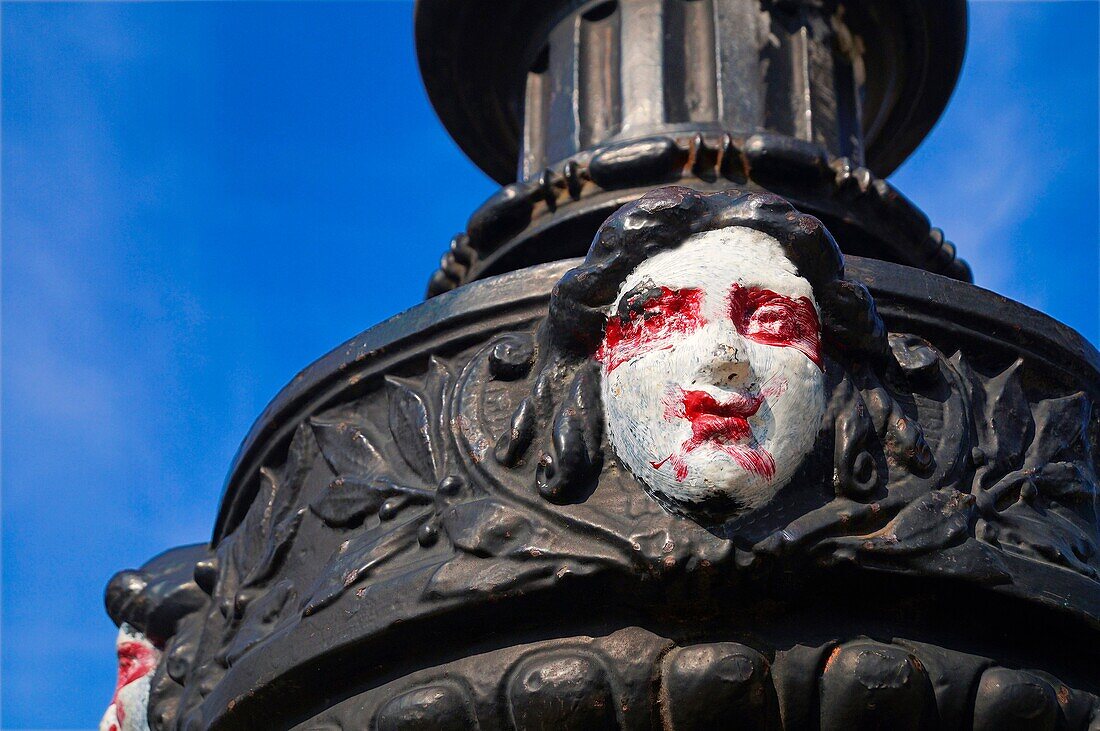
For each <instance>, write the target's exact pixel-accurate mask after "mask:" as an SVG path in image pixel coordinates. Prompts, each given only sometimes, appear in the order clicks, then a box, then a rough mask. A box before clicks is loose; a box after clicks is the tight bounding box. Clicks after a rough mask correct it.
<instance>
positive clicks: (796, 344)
mask: <svg viewBox="0 0 1100 731" xmlns="http://www.w3.org/2000/svg"><path fill="white" fill-rule="evenodd" d="M729 312H730V318H731V319H732V320H733V324H734V326H735V327H736V328H737V332H739V333H741V335H742V336H744V337H746V338H748V339H749V340H753V341H755V342H758V343H761V344H763V345H777V346H782V347H786V348H794V349H795V350H798V351H799V352H801V353H803V354H804V355H805V356H806V357H807V358H809V359H810V360H811V361H813V363H814V365H816V366H817V367H818V368H821V369H822V370H824V368H823V367H822V364H821V321H820V320H819V319H818V317H817V309H816V308H814V304H813V302H811V301H810V299H809V298H808V297H799V298H798V299H792V298H790V297H786V296H784V295H781V294H778V293H776V292H773V291H771V290H770V289H759V288H756V287H748V288H746V287H743V286H742V285H740V284H736V283H735V284H734V285H733V286H732V287H731V288H730V293H729Z"/></svg>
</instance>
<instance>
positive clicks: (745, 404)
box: [650, 383, 786, 480]
mask: <svg viewBox="0 0 1100 731" xmlns="http://www.w3.org/2000/svg"><path fill="white" fill-rule="evenodd" d="M785 387H786V384H785V383H782V384H780V385H778V386H773V387H769V388H766V389H762V390H761V392H760V393H758V394H747V393H738V392H733V393H730V394H729V395H728V396H724V397H722V400H721V401H719V400H718V399H717V398H715V397H714V396H713V395H712V394H710V393H707V392H706V391H685V390H683V389H681V388H674V389H673V390H672V391H670V398H669V400H668V402H667V406H666V409H665V415H666V417H668V418H670V419H671V418H680V419H687V420H688V421H689V422H690V423H691V438H690V439H688V440H687V441H685V442H684V443H683V444H682V445H680V450H679V451H678V452H677V453H676V454H670V455H669V456H668V457H665V458H664V459H662V460H660V461H659V462H651V463H650V464H652V465H653V468H654V469H658V470H659V469H661V467H662V466H663V465H664V464H665V462H669V463H670V464H671V465H672V467H673V469H675V470H676V479H677V480H683V479H684V478H686V477H687V472H688V469H687V463H686V462H685V461H684V456H685V455H687V454H690V453H691V452H694V451H695V450H696V449H698V448H699V447H701V446H703V445H704V444H708V445H710V446H712V447H714V448H716V449H718V450H720V451H722V452H725V453H726V454H728V455H729V456H730V457H732V458H733V460H734V461H735V462H737V464H738V465H740V466H741V468H742V469H744V470H746V471H748V472H753V473H755V474H758V475H760V476H762V477H765V478H768V479H771V477H772V476H773V475H774V474H775V460H774V459H773V458H772V455H771V453H770V452H768V451H767V450H766V449H764V448H763V447H759V446H751V445H753V444H755V443H756V437H755V435H753V433H752V427H750V426H749V422H748V419H749V417H750V416H755V415H756V412H757V411H759V410H760V406H761V405H762V404H763V403H764V399H765V397H767V396H769V395H778V394H779V393H781V392H782V391H783V390H784V389H785ZM746 439H747V440H748V442H749V443H748V444H745V443H743V442H744V441H745V440H746Z"/></svg>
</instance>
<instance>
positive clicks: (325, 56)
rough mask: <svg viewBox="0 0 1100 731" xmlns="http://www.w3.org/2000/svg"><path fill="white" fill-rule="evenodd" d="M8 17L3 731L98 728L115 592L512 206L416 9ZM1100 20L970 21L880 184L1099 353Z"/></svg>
mask: <svg viewBox="0 0 1100 731" xmlns="http://www.w3.org/2000/svg"><path fill="white" fill-rule="evenodd" d="M2 13H3V16H2V26H3V27H2V42H3V72H2V73H3V117H2V119H3V129H2V132H3V151H2V170H0V172H2V204H3V220H2V238H3V241H2V245H3V250H2V255H3V258H2V290H3V291H2V300H0V304H2V308H3V309H2V317H3V321H2V326H3V341H2V353H0V355H2V366H3V369H2V411H3V414H2V417H3V424H2V425H3V432H2V450H3V454H2V472H3V482H2V520H3V543H2V548H3V559H2V561H3V564H2V566H3V583H2V589H3V598H2V604H0V608H2V613H3V614H2V625H0V631H2V635H0V641H2V664H0V671H2V682H0V686H2V691H0V693H2V696H0V700H2V702H3V706H2V712H0V713H2V716H0V725H2V726H3V727H4V728H13V729H17V728H38V729H43V728H91V727H93V726H94V725H95V723H96V722H97V720H98V717H99V714H100V713H101V712H102V709H103V707H104V705H105V704H106V702H107V701H108V699H109V698H110V695H111V691H112V688H113V679H114V662H113V657H112V653H113V635H114V632H113V628H112V626H111V624H110V621H109V620H108V619H107V617H106V615H105V613H104V612H103V610H102V604H101V596H102V589H103V586H104V584H105V583H106V581H107V579H108V578H109V577H110V575H111V574H112V573H113V572H114V571H115V570H117V569H119V568H124V567H128V566H135V565H138V564H140V563H141V562H142V561H144V560H145V559H147V558H149V557H151V556H152V555H154V554H155V553H157V552H159V551H161V550H163V549H165V548H167V547H170V546H174V545H178V544H181V543H190V542H194V541H198V540H203V539H205V538H207V537H208V535H209V533H210V529H211V526H212V523H213V519H214V512H215V509H216V507H217V502H218V497H219V494H220V491H221V485H222V480H223V479H224V475H225V472H226V469H227V467H228V465H229V461H230V459H231V458H232V455H233V453H234V452H235V450H236V447H237V445H238V443H239V441H240V439H241V438H242V437H243V436H244V434H245V432H246V431H247V430H248V428H249V426H250V425H251V423H252V421H253V419H254V418H255V417H256V416H257V415H258V414H259V413H260V411H261V410H262V409H263V407H264V405H265V404H266V402H267V401H268V400H269V399H270V398H271V397H272V396H274V395H275V393H276V392H277V391H278V390H279V388H281V387H282V385H283V384H284V383H286V382H287V381H288V380H289V379H290V378H291V377H292V376H293V375H294V374H295V373H296V372H297V371H298V370H299V369H301V368H302V367H304V366H305V365H306V364H308V363H309V362H310V361H312V360H313V359H315V358H317V357H319V356H320V355H322V354H323V353H325V352H326V351H328V350H329V349H331V348H333V347H335V346H336V345H338V344H339V343H340V342H342V341H343V340H345V339H347V338H349V337H351V336H352V335H354V334H355V333H357V332H359V331H361V330H363V329H364V328H366V327H368V326H370V325H371V324H373V323H376V322H378V321H379V320H381V319H383V318H385V317H387V316H388V315H391V314H393V313H395V312H398V311H400V310H402V309H404V308H406V307H408V306H411V305H413V304H415V303H416V302H418V301H419V300H420V298H421V296H422V292H423V289H424V285H425V283H426V281H427V277H428V275H429V274H430V272H431V271H432V269H433V268H434V266H435V264H436V262H437V261H438V259H439V256H440V254H441V253H442V252H443V250H444V248H445V246H446V245H447V242H448V240H449V237H450V236H451V235H452V234H453V233H455V232H456V231H458V230H460V229H461V228H462V227H463V224H464V221H465V219H466V217H467V216H468V215H469V213H470V212H471V211H472V210H473V209H474V208H475V207H476V206H477V205H478V204H480V203H481V202H482V201H483V200H484V199H485V198H486V197H488V196H489V195H490V194H491V193H492V192H493V191H494V190H495V188H496V186H495V185H494V184H493V183H491V182H490V181H489V180H488V179H487V178H486V177H485V176H484V175H483V174H481V173H480V172H479V171H477V170H476V169H475V168H474V167H473V165H472V164H471V163H469V162H468V161H467V160H466V159H465V158H464V157H463V156H462V155H461V153H459V152H458V150H457V149H456V148H455V146H454V145H453V143H452V142H451V141H450V139H449V138H448V137H447V134H446V132H445V131H444V130H443V129H442V128H441V126H440V125H439V123H438V122H437V120H436V118H435V116H434V115H433V113H432V111H431V108H430V106H429V105H428V102H427V101H426V98H425V96H424V94H423V91H422V89H421V86H420V82H419V77H418V74H417V70H416V63H415V57H414V53H413V44H412V29H411V18H412V4H411V2H360V3H331V4H329V3H262V2H254V3H253V2H250V3H236V4H235V3H213V2H210V3H195V4H191V3H156V4H153V3H150V4H144V3H77V4H63V3H43V4H34V3H15V4H13V3H5V4H3V6H2ZM1098 19H1100V18H1098V5H1097V4H1096V3H1095V2H1085V1H1082V2H1073V1H1067V2H1042V3H1040V2H1020V1H1015V2H978V3H974V4H973V5H972V29H971V43H970V50H969V56H968V58H967V64H966V68H965V70H964V73H963V77H962V81H961V83H960V85H959V88H958V91H957V92H956V96H955V98H954V100H953V101H952V103H951V106H950V107H949V109H948V111H947V113H946V114H945V116H944V118H943V120H942V121H941V123H940V124H939V126H938V127H937V128H936V130H935V131H934V132H933V133H932V135H931V136H930V137H929V138H928V140H927V141H926V142H925V143H924V145H922V147H921V148H920V149H919V150H918V151H917V153H916V154H915V155H914V156H913V158H912V159H911V160H910V161H909V162H907V163H906V164H905V165H904V166H903V167H902V168H901V169H900V170H899V171H898V172H897V173H896V174H895V175H894V176H893V177H892V180H893V182H894V183H895V184H896V185H897V186H898V187H899V188H900V189H901V190H902V191H903V192H904V193H905V194H906V195H907V196H909V197H910V198H911V199H913V200H914V201H915V202H917V203H918V204H919V205H921V206H922V207H923V208H924V210H925V211H926V212H927V213H928V214H929V216H930V217H931V219H932V221H933V223H934V224H935V225H938V226H940V227H942V228H943V229H944V230H945V231H946V233H947V235H948V237H949V238H951V239H952V240H953V241H955V242H956V243H957V244H958V246H959V249H960V250H961V252H962V253H963V255H964V256H965V257H966V258H967V259H968V260H969V261H970V262H971V264H972V266H973V268H974V270H975V274H976V278H977V281H978V283H979V284H981V285H982V286H985V287H988V288H990V289H993V290H996V291H998V292H1001V293H1003V294H1006V295H1008V296H1010V297H1013V298H1015V299H1019V300H1021V301H1023V302H1025V303H1027V304H1029V305H1032V306H1034V307H1037V308H1039V309H1041V310H1043V311H1045V312H1048V313H1049V314H1051V315H1053V316H1055V317H1057V318H1059V319H1061V320H1063V321H1065V322H1067V323H1068V324H1070V325H1072V326H1073V327H1075V328H1077V329H1078V330H1079V331H1080V332H1081V333H1082V334H1084V335H1085V336H1086V337H1087V338H1089V339H1090V340H1091V341H1092V342H1094V343H1096V342H1098V341H1100V295H1098V285H1097V277H1098V268H1100V252H1098V243H1097V241H1098V237H1097V220H1098V215H1100V210H1098V204H1097V197H1098V191H1097V155H1098V147H1097V103H1098V94H1097V58H1096V49H1097V45H1098V32H1097V27H1098ZM410 192H412V193H421V194H422V196H421V201H420V202H419V203H415V204H413V203H410V200H413V199H414V198H415V196H411V197H410V196H409V193H410ZM59 691H60V693H61V694H60V696H59ZM59 697H64V698H65V699H66V700H65V702H63V703H59V702H58V698H59Z"/></svg>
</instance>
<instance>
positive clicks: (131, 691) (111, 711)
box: [99, 623, 160, 731]
mask: <svg viewBox="0 0 1100 731" xmlns="http://www.w3.org/2000/svg"><path fill="white" fill-rule="evenodd" d="M115 645H116V648H117V650H118V682H117V683H116V685H115V695H114V698H112V699H111V705H109V706H108V707H107V712H106V713H104V714H103V718H102V720H100V722H99V731H149V718H148V715H149V684H150V682H151V681H152V674H153V672H154V671H155V670H156V669H157V661H158V659H159V658H160V653H159V652H158V651H157V649H156V648H155V647H153V643H151V642H150V641H149V640H148V639H146V637H145V635H143V634H141V633H140V632H138V631H137V630H135V629H134V628H133V627H131V626H130V625H128V624H125V623H123V625H122V626H121V627H119V630H118V639H117V640H116V642H115Z"/></svg>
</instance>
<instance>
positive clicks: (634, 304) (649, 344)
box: [596, 287, 705, 371]
mask: <svg viewBox="0 0 1100 731" xmlns="http://www.w3.org/2000/svg"><path fill="white" fill-rule="evenodd" d="M623 300H624V301H623V303H622V305H621V306H620V308H619V312H617V313H615V314H613V315H612V316H611V317H609V318H608V320H607V325H606V327H605V329H604V339H603V343H601V344H600V347H599V349H598V350H597V351H596V359H597V360H599V361H600V362H601V363H604V364H605V365H606V366H607V370H608V371H613V370H615V369H616V368H617V367H619V366H620V365H622V364H623V363H625V362H627V361H628V360H630V359H632V358H635V357H637V356H639V355H641V354H642V353H645V352H647V351H649V350H652V349H654V348H657V347H661V346H662V345H665V346H666V347H667V344H666V341H667V340H668V339H669V338H670V337H671V336H672V335H676V334H684V333H688V332H691V331H692V330H694V329H695V328H697V327H699V326H700V325H703V324H704V323H705V320H704V319H703V315H702V306H703V291H702V290H701V289H692V288H685V289H675V290H674V289H669V288H668V287H651V288H649V289H647V290H644V291H643V292H640V293H638V294H637V295H634V296H633V297H631V295H630V294H627V295H625V296H624V298H623Z"/></svg>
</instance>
